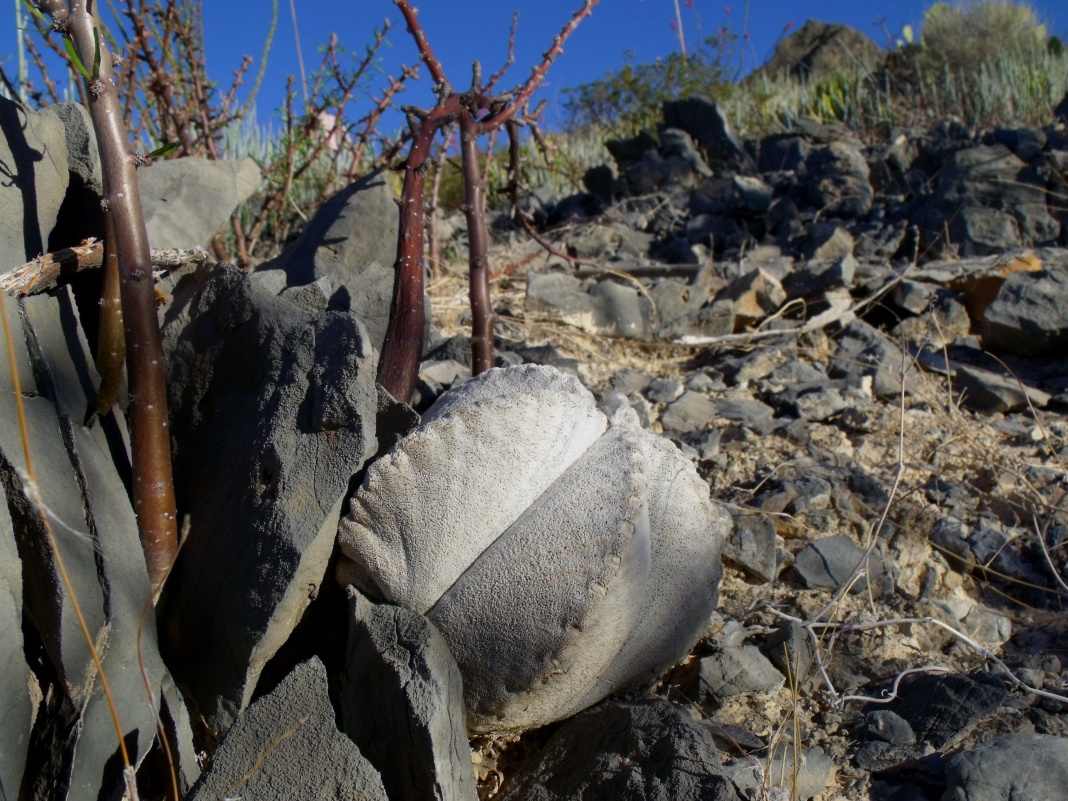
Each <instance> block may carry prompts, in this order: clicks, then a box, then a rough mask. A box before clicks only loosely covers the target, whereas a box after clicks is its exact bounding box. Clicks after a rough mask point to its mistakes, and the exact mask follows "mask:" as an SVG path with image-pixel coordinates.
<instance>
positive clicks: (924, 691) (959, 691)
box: [873, 673, 1008, 750]
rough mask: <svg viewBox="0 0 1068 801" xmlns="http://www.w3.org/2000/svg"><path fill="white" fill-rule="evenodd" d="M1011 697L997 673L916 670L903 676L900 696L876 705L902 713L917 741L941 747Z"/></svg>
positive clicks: (989, 714)
mask: <svg viewBox="0 0 1068 801" xmlns="http://www.w3.org/2000/svg"><path fill="white" fill-rule="evenodd" d="M1007 697H1008V692H1007V691H1006V690H1005V686H1004V684H1003V682H1002V681H1001V680H1000V679H998V678H996V677H993V676H989V675H983V674H978V675H974V676H967V675H964V674H950V675H931V674H920V673H914V674H912V675H910V676H905V677H904V678H903V679H901V684H900V685H899V690H898V697H897V698H896V699H894V700H893V701H891V702H890V703H888V704H880V705H878V707H873V709H875V708H878V709H888V710H890V711H891V712H894V713H895V714H897V715H899V716H901V717H902V718H904V719H905V720H906V721H908V723H909V725H910V726H912V729H913V731H914V732H915V733H916V741H917V742H919V743H924V742H926V743H930V744H931V745H932V746H933V747H934V748H937V749H940V750H941V749H946V748H952V747H953V745H954V744H955V743H958V742H960V741H961V740H962V739H963V738H964V737H966V736H967V735H968V733H969V732H971V730H972V729H973V728H975V726H976V725H977V724H978V723H979V722H980V721H983V720H985V719H986V718H988V717H990V716H991V715H993V714H994V713H995V712H996V711H997V709H998V707H1000V706H1001V703H1002V702H1003V701H1004V700H1005V699H1006V698H1007Z"/></svg>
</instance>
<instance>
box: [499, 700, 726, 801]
mask: <svg viewBox="0 0 1068 801" xmlns="http://www.w3.org/2000/svg"><path fill="white" fill-rule="evenodd" d="M576 798H581V799H583V801H600V800H601V799H603V801H738V798H739V796H738V795H737V793H736V792H735V788H734V784H733V782H732V781H731V780H730V779H729V778H727V776H726V775H725V772H724V769H723V767H722V766H721V765H720V757H719V752H718V750H717V748H716V742H715V739H714V738H713V737H712V731H711V729H710V728H709V727H707V726H702V725H701V724H699V723H697V722H696V721H694V720H692V719H690V718H688V717H687V716H686V715H684V714H683V713H682V712H681V711H680V710H679V709H678V708H677V707H675V706H672V705H671V704H669V703H667V702H665V701H659V700H658V701H608V702H605V703H603V704H601V705H600V706H596V707H594V708H593V709H590V710H587V711H586V712H583V713H582V714H580V715H577V716H575V717H574V718H572V719H571V720H569V721H567V722H566V723H564V724H563V726H561V727H560V728H559V729H558V730H557V732H556V733H555V734H554V735H553V736H552V737H551V738H550V739H549V742H548V743H546V745H545V747H544V748H543V749H542V751H541V752H540V753H539V754H538V755H537V756H535V757H534V758H533V759H532V760H531V761H530V762H529V763H528V764H526V765H525V766H524V767H523V768H521V769H520V770H519V771H518V772H517V773H516V774H515V775H514V776H513V777H512V778H511V780H510V781H509V783H508V786H507V787H506V789H505V791H504V793H503V795H502V796H501V801H520V799H522V801H569V800H570V799H576Z"/></svg>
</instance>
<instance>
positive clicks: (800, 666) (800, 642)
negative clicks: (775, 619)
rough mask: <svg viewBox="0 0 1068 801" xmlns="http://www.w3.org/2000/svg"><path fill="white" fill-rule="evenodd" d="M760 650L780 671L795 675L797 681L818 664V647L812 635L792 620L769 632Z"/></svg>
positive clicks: (784, 673) (787, 674) (786, 674)
mask: <svg viewBox="0 0 1068 801" xmlns="http://www.w3.org/2000/svg"><path fill="white" fill-rule="evenodd" d="M760 650H762V651H763V652H764V656H766V657H767V658H768V660H769V661H770V662H771V664H773V665H775V667H777V668H778V669H779V672H780V673H782V674H783V675H784V676H793V677H794V680H795V681H796V680H797V678H798V677H804V676H807V675H809V672H810V671H811V670H813V669H814V668H815V666H816V647H815V643H814V642H813V641H812V637H811V635H810V634H809V632H808V630H807V629H805V628H804V627H803V626H802V625H801V624H800V623H797V622H794V621H792V620H791V621H788V622H786V623H783V624H782V625H780V626H779V627H778V628H776V629H775V631H773V632H772V633H771V634H769V635H768V636H767V638H766V639H765V640H764V643H763V646H762V647H761V649H760Z"/></svg>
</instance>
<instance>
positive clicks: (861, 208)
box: [803, 142, 874, 218]
mask: <svg viewBox="0 0 1068 801" xmlns="http://www.w3.org/2000/svg"><path fill="white" fill-rule="evenodd" d="M805 172H806V174H807V175H806V179H805V183H804V191H803V197H804V198H805V200H807V202H808V203H809V204H810V205H812V206H814V207H815V208H817V209H819V210H820V212H821V214H825V215H829V216H831V217H845V218H852V217H860V216H861V215H863V214H866V213H867V212H868V210H869V209H870V208H871V203H872V197H873V194H874V193H873V192H872V188H871V182H870V180H869V179H870V170H869V168H868V162H867V161H865V159H864V155H863V154H862V153H861V152H860V148H859V147H858V146H856V145H853V144H850V143H847V142H831V144H829V145H823V146H821V147H817V148H815V149H813V150H812V152H811V153H809V154H808V158H806V159H805Z"/></svg>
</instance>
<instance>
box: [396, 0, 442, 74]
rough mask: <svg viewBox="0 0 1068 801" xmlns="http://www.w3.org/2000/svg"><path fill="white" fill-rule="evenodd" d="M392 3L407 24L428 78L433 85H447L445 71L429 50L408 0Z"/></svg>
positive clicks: (421, 28) (428, 43) (397, 0)
mask: <svg viewBox="0 0 1068 801" xmlns="http://www.w3.org/2000/svg"><path fill="white" fill-rule="evenodd" d="M393 2H394V3H396V4H397V8H399V9H400V13H401V14H402V15H403V16H404V21H405V22H407V23H408V33H410V34H411V35H412V38H413V39H415V46H416V47H418V48H419V58H421V59H422V60H423V63H424V64H426V68H427V70H428V71H429V72H430V77H431V78H433V79H434V83H437V84H443V83H447V81H446V79H445V70H444V69H442V67H441V62H440V61H438V59H437V56H435V55H434V51H433V50H431V49H430V42H428V41H427V38H426V34H425V33H423V26H422V25H420V24H419V20H418V19H417V18H416V10H415V9H414V8H412V6H411V4H409V3H408V0H393Z"/></svg>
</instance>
